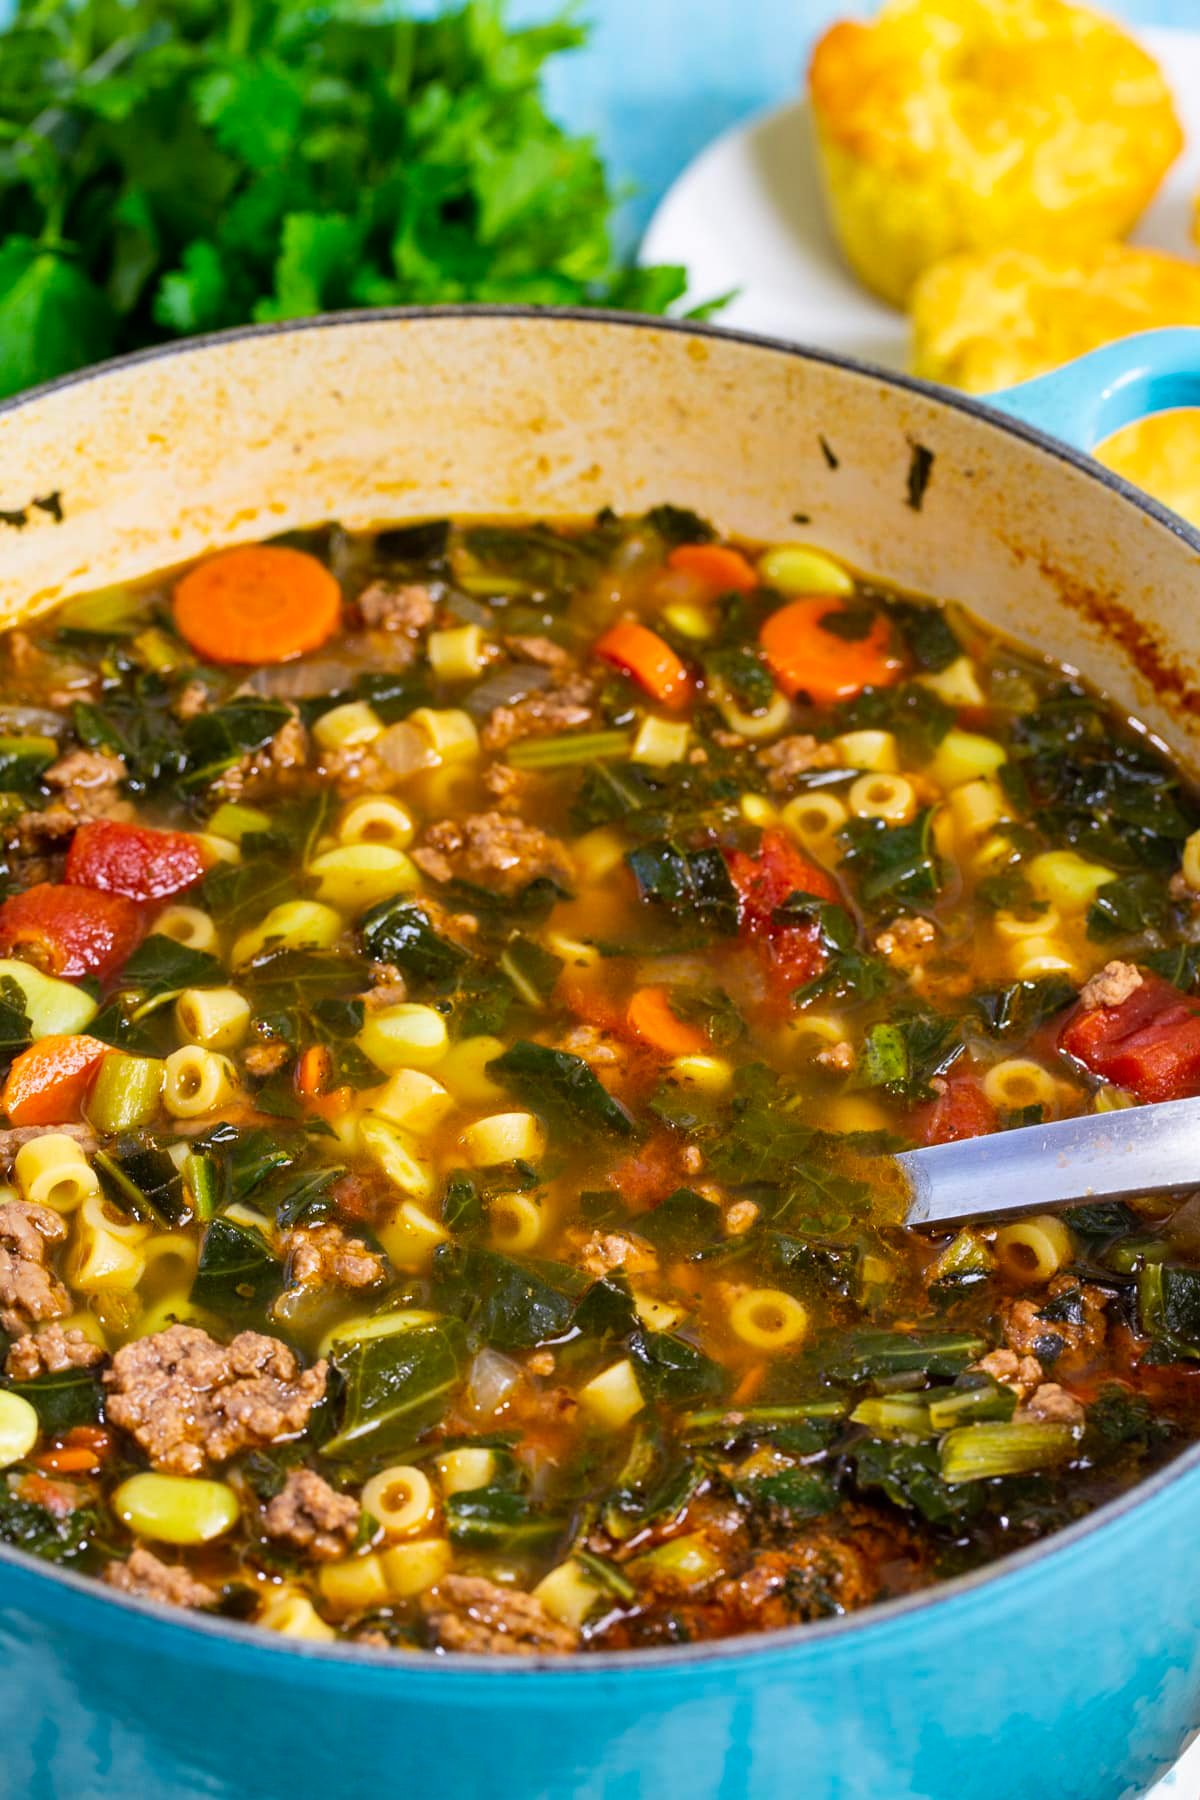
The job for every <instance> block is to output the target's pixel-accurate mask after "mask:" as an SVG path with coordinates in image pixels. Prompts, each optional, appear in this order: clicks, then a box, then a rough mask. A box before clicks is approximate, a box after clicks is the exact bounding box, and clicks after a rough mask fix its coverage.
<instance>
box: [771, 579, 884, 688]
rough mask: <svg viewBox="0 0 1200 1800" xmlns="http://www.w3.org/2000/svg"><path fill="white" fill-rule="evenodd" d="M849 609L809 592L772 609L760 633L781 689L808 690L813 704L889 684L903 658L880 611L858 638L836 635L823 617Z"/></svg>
mask: <svg viewBox="0 0 1200 1800" xmlns="http://www.w3.org/2000/svg"><path fill="white" fill-rule="evenodd" d="M846 610H847V608H846V602H845V601H844V600H839V599H835V598H833V597H832V596H830V595H829V594H809V595H807V596H806V597H805V598H804V599H802V600H793V601H791V602H790V604H789V605H787V606H781V607H780V609H779V611H778V612H773V613H772V614H771V616H770V618H769V619H768V620H767V621H766V624H765V625H764V626H763V628H762V630H761V632H760V633H759V642H760V643H761V645H762V648H763V654H764V655H765V657H766V659H767V662H768V664H769V665H770V669H771V673H772V674H773V675H774V677H775V679H776V681H777V682H778V683H779V686H780V687H781V688H782V689H783V691H784V693H785V694H788V695H795V694H807V695H808V697H809V699H810V700H811V701H812V702H813V703H814V705H817V706H831V705H832V704H833V703H834V702H835V701H837V700H850V699H852V698H853V697H854V695H855V694H861V692H862V690H863V689H864V688H868V687H890V686H891V684H892V682H894V681H895V680H896V677H897V676H898V675H899V674H900V671H901V663H900V659H899V658H898V657H897V656H894V655H893V654H892V651H891V648H890V633H889V631H888V623H887V620H886V619H885V618H884V616H883V614H882V613H880V614H878V615H877V616H876V618H875V619H874V620H873V621H872V622H871V625H870V628H869V629H868V631H867V632H866V635H865V636H863V637H860V638H844V637H839V636H838V635H837V633H836V632H833V631H827V630H825V629H824V621H825V620H826V619H828V618H830V617H832V616H834V615H836V614H839V613H844V612H845V611H846Z"/></svg>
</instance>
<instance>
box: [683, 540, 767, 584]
mask: <svg viewBox="0 0 1200 1800" xmlns="http://www.w3.org/2000/svg"><path fill="white" fill-rule="evenodd" d="M667 567H668V568H669V569H680V570H682V572H683V573H684V574H685V575H692V576H694V577H695V579H696V580H697V581H702V582H704V584H705V585H706V586H707V587H710V588H712V589H713V590H714V592H716V593H718V594H752V593H753V592H754V589H755V588H756V587H757V586H758V584H759V583H758V576H757V575H756V574H755V573H754V570H753V568H752V567H751V565H750V564H749V563H748V562H747V561H746V558H745V557H744V556H743V555H742V553H741V551H740V550H730V549H728V548H727V547H726V546H725V545H724V544H680V545H679V547H678V549H676V550H672V552H671V554H670V556H668V558H667Z"/></svg>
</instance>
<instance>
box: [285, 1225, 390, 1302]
mask: <svg viewBox="0 0 1200 1800" xmlns="http://www.w3.org/2000/svg"><path fill="white" fill-rule="evenodd" d="M281 1248H282V1251H283V1255H284V1256H285V1257H286V1258H287V1259H288V1283H289V1285H290V1286H293V1287H340V1288H351V1289H358V1288H368V1287H374V1285H375V1283H376V1282H377V1281H382V1280H383V1277H384V1272H385V1271H384V1264H383V1258H382V1257H381V1256H379V1255H378V1254H377V1253H376V1252H375V1251H374V1250H368V1248H367V1246H366V1245H365V1244H364V1243H363V1241H362V1239H361V1238H354V1237H347V1236H346V1233H345V1232H344V1231H343V1230H342V1228H341V1226H340V1225H301V1226H297V1228H296V1229H295V1230H294V1231H289V1232H288V1233H287V1235H286V1236H285V1237H284V1239H283V1243H282V1246H281Z"/></svg>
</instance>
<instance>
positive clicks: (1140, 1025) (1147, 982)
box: [1058, 975, 1200, 1101]
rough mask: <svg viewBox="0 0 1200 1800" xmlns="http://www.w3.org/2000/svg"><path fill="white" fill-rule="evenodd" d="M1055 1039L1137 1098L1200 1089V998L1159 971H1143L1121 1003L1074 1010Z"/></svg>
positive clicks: (1171, 1095)
mask: <svg viewBox="0 0 1200 1800" xmlns="http://www.w3.org/2000/svg"><path fill="white" fill-rule="evenodd" d="M1058 1041H1059V1048H1060V1049H1062V1050H1065V1051H1066V1053H1067V1055H1068V1056H1073V1057H1074V1058H1075V1060H1076V1062H1081V1063H1082V1064H1083V1066H1084V1068H1085V1069H1090V1070H1091V1072H1092V1074H1093V1075H1099V1076H1101V1077H1102V1078H1103V1080H1105V1081H1111V1082H1114V1083H1115V1084H1116V1085H1117V1086H1118V1087H1123V1088H1128V1089H1129V1091H1130V1093H1132V1094H1136V1095H1137V1097H1138V1099H1139V1100H1146V1101H1150V1100H1179V1099H1182V1098H1183V1096H1184V1095H1186V1094H1198V1093H1200V1000H1190V999H1188V998H1187V997H1186V996H1185V995H1183V994H1181V993H1180V992H1179V989H1178V988H1174V987H1172V986H1171V984H1170V982H1169V981H1163V980H1162V979H1161V977H1159V976H1157V975H1143V977H1142V985H1141V986H1140V987H1139V988H1135V989H1134V991H1133V993H1132V994H1130V996H1129V998H1128V999H1127V1000H1123V1001H1122V1002H1121V1004H1120V1005H1119V1006H1098V1007H1095V1008H1094V1009H1092V1010H1091V1011H1088V1012H1084V1011H1079V1012H1076V1013H1074V1014H1073V1016H1072V1017H1071V1018H1070V1019H1068V1020H1067V1023H1066V1024H1065V1026H1064V1027H1063V1030H1062V1033H1061V1035H1060V1037H1059V1040H1058Z"/></svg>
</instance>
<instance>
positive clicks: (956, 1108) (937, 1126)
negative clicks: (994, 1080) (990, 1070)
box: [912, 1071, 996, 1144]
mask: <svg viewBox="0 0 1200 1800" xmlns="http://www.w3.org/2000/svg"><path fill="white" fill-rule="evenodd" d="M995 1129H996V1109H995V1107H994V1106H993V1105H992V1103H991V1101H990V1100H989V1099H988V1097H987V1095H986V1094H985V1093H984V1091H983V1089H982V1088H981V1087H980V1085H979V1083H978V1081H976V1079H975V1077H974V1076H973V1075H968V1074H967V1073H966V1072H965V1071H964V1072H963V1074H961V1075H949V1076H947V1077H946V1088H945V1091H944V1093H941V1094H939V1095H938V1097H937V1099H936V1100H931V1101H930V1102H929V1103H928V1105H926V1106H918V1107H917V1109H916V1111H915V1112H914V1113H913V1115H912V1134H913V1136H914V1138H916V1139H917V1141H918V1142H919V1143H922V1144H956V1143H957V1142H958V1141H959V1139H960V1138H973V1137H986V1136H987V1135H988V1133H989V1132H990V1131H995Z"/></svg>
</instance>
